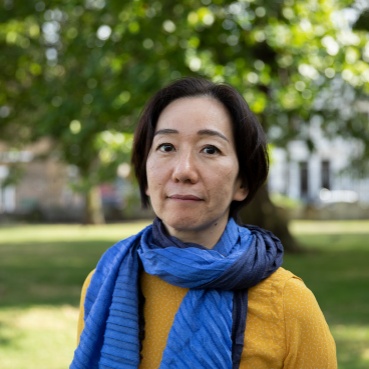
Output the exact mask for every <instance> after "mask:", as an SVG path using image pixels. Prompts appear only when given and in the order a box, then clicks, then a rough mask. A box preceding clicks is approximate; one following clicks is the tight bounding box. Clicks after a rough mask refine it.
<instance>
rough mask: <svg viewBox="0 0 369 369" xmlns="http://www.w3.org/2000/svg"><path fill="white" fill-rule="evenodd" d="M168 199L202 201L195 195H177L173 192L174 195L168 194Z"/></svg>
mask: <svg viewBox="0 0 369 369" xmlns="http://www.w3.org/2000/svg"><path fill="white" fill-rule="evenodd" d="M168 198H169V199H172V200H183V201H202V199H201V198H200V197H197V196H195V195H179V194H175V195H170V196H168Z"/></svg>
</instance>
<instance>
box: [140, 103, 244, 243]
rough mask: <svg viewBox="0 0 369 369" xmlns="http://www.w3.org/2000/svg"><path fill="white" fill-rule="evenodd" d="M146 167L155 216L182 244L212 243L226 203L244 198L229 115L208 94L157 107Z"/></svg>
mask: <svg viewBox="0 0 369 369" xmlns="http://www.w3.org/2000/svg"><path fill="white" fill-rule="evenodd" d="M146 170H147V183H148V186H147V191H146V193H147V195H148V196H149V197H150V200H151V205H152V207H153V210H154V212H155V214H156V215H157V216H158V217H159V218H160V219H161V220H162V221H163V223H164V225H165V227H166V229H167V231H168V232H169V234H170V235H172V236H175V237H177V238H179V239H181V240H182V241H184V242H195V243H199V244H202V245H203V246H205V247H208V248H211V247H213V246H214V245H215V244H216V243H217V241H218V240H219V238H220V236H221V234H222V233H223V231H224V229H225V226H226V224H227V222H228V216H229V208H230V204H231V202H232V201H233V200H236V201H242V200H244V199H245V198H246V196H247V190H246V189H245V188H243V187H242V183H241V181H240V179H239V178H238V171H239V167H238V160H237V155H236V151H235V145H234V138H233V134H232V127H231V120H230V116H229V114H228V112H227V110H226V108H225V107H224V106H223V104H222V103H220V102H219V101H218V100H216V99H214V98H211V97H207V96H206V97H205V96H201V97H190V98H181V99H177V100H175V101H173V102H172V103H170V104H169V105H168V106H167V107H166V108H165V109H164V110H163V111H162V113H161V114H160V116H159V119H158V122H157V126H156V131H155V135H154V138H153V142H152V146H151V149H150V151H149V155H148V159H147V163H146Z"/></svg>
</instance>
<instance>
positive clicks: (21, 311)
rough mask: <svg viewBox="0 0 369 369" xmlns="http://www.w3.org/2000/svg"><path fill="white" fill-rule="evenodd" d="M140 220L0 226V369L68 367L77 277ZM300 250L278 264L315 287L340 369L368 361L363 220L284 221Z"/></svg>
mask: <svg viewBox="0 0 369 369" xmlns="http://www.w3.org/2000/svg"><path fill="white" fill-rule="evenodd" d="M145 224H147V223H145V222H135V223H127V224H114V225H106V226H96V227H89V226H79V225H30V226H28V225H21V226H2V227H0V358H1V359H0V363H1V365H0V366H1V369H15V368H16V369H36V368H37V369H39V368H48V369H62V368H67V367H68V365H69V363H70V361H71V358H72V355H73V350H74V347H75V342H76V321H77V316H78V302H79V295H80V289H81V285H82V282H83V280H84V278H85V277H86V275H87V273H88V272H89V271H90V270H91V269H93V268H94V267H95V265H96V262H97V260H98V259H99V258H100V256H101V254H102V253H103V252H104V250H105V249H106V248H107V247H109V246H111V245H112V244H114V243H115V242H116V241H118V240H119V239H122V238H124V237H127V236H128V235H130V234H133V233H136V232H137V231H138V230H139V229H141V228H142V227H143V226H144V225H145ZM291 230H292V232H293V233H294V234H295V235H296V237H297V238H298V240H299V241H300V243H301V244H302V245H303V246H305V248H306V250H307V252H306V253H304V254H302V255H286V257H285V264H284V266H285V268H287V269H289V270H291V271H293V272H294V273H295V274H297V275H299V276H300V277H301V278H302V279H303V280H304V281H305V283H306V284H307V285H308V287H309V288H310V289H311V290H312V291H313V292H314V294H315V296H316V297H317V299H318V301H319V304H320V306H321V308H322V310H323V312H324V314H325V316H326V318H327V321H328V323H329V325H330V327H331V330H332V333H333V335H334V338H335V340H336V343H337V351H338V358H339V368H340V369H364V368H368V367H369V268H368V261H369V242H368V239H369V221H340V222H322V221H321V222H313V221H294V222H291Z"/></svg>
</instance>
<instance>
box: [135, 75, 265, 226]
mask: <svg viewBox="0 0 369 369" xmlns="http://www.w3.org/2000/svg"><path fill="white" fill-rule="evenodd" d="M196 96H209V97H212V98H214V99H216V100H218V101H220V102H221V103H222V104H223V105H224V106H225V107H226V109H227V110H228V112H229V114H230V117H231V122H232V131H233V136H234V142H235V150H236V154H237V158H238V164H239V176H240V179H241V181H242V184H243V185H244V186H245V187H246V188H247V189H248V195H247V197H246V199H245V200H243V201H232V203H231V206H230V216H231V217H233V218H235V219H237V214H238V211H239V210H240V208H241V207H242V206H244V205H246V204H248V203H249V202H250V201H251V200H252V199H253V197H254V196H255V194H256V192H257V191H258V189H259V188H260V187H261V186H262V185H263V184H264V182H265V181H266V179H267V176H268V171H269V157H268V151H267V140H266V135H265V133H264V130H263V128H262V126H261V124H260V123H259V121H258V119H257V118H256V116H255V115H254V114H253V113H252V111H251V110H250V108H249V106H248V104H247V102H246V101H245V99H244V98H243V96H242V95H241V94H240V93H239V92H238V91H237V90H236V89H235V88H234V87H232V86H230V85H228V84H225V83H214V82H211V81H209V80H207V79H205V78H199V77H185V78H181V79H178V80H176V81H174V82H172V83H171V84H169V85H168V86H166V87H164V88H162V89H161V90H159V91H158V92H157V93H156V94H155V95H154V96H153V97H152V98H151V99H150V101H149V102H148V103H147V105H146V106H145V107H144V109H143V111H142V114H141V116H140V118H139V121H138V124H137V127H136V131H135V136H134V141H133V150H132V165H133V168H134V172H135V175H136V177H137V180H138V184H139V187H140V194H141V202H142V205H143V207H145V208H147V207H148V206H149V204H150V200H149V197H148V196H147V194H146V189H147V174H146V161H147V157H148V155H149V151H150V149H151V145H152V141H153V138H154V134H155V129H156V124H157V122H158V119H159V116H160V114H161V113H162V111H163V110H164V109H165V108H166V107H167V106H168V105H169V104H170V103H171V102H173V101H174V100H177V99H180V98H185V97H196Z"/></svg>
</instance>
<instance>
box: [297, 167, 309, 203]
mask: <svg viewBox="0 0 369 369" xmlns="http://www.w3.org/2000/svg"><path fill="white" fill-rule="evenodd" d="M299 170H300V197H301V198H302V199H307V198H308V195H309V172H308V162H307V161H301V162H300V165H299Z"/></svg>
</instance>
